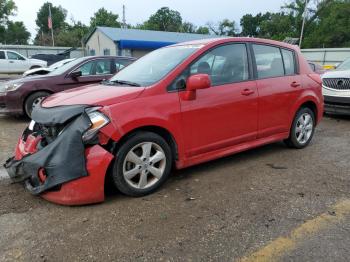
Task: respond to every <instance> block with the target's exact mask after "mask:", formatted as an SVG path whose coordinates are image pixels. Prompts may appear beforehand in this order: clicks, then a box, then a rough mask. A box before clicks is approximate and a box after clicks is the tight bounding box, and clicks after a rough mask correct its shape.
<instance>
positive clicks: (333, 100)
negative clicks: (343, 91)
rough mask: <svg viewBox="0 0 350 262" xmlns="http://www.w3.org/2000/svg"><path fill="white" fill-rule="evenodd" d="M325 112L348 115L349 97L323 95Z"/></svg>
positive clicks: (349, 113)
mask: <svg viewBox="0 0 350 262" xmlns="http://www.w3.org/2000/svg"><path fill="white" fill-rule="evenodd" d="M324 109H325V112H326V113H331V114H341V115H350V97H337V96H324Z"/></svg>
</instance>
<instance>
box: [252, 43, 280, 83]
mask: <svg viewBox="0 0 350 262" xmlns="http://www.w3.org/2000/svg"><path fill="white" fill-rule="evenodd" d="M253 50H254V55H255V61H256V67H257V73H258V78H259V79H262V78H271V77H279V76H284V66H283V59H282V55H281V51H280V49H279V48H278V47H273V46H267V45H257V44H254V45H253Z"/></svg>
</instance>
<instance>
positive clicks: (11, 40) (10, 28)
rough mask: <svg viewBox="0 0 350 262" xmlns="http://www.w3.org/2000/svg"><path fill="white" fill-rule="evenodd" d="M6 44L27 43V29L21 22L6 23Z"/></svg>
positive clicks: (28, 36)
mask: <svg viewBox="0 0 350 262" xmlns="http://www.w3.org/2000/svg"><path fill="white" fill-rule="evenodd" d="M7 32H8V33H7V34H6V37H5V39H6V44H15V45H27V44H28V40H29V38H30V33H29V32H28V31H27V29H26V27H25V26H24V24H23V22H11V21H9V22H8V23H7Z"/></svg>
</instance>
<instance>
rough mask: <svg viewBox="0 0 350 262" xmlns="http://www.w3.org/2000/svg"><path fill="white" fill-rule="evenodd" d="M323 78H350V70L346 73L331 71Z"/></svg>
mask: <svg viewBox="0 0 350 262" xmlns="http://www.w3.org/2000/svg"><path fill="white" fill-rule="evenodd" d="M322 78H350V70H346V71H341V70H339V71H337V70H335V71H329V72H326V73H325V74H324V75H323V76H322Z"/></svg>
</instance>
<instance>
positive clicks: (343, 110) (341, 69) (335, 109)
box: [322, 58, 350, 115]
mask: <svg viewBox="0 0 350 262" xmlns="http://www.w3.org/2000/svg"><path fill="white" fill-rule="evenodd" d="M322 81H323V95H324V101H325V112H327V113H333V114H344V115H350V58H348V59H346V60H345V61H344V62H343V63H341V64H340V65H339V66H337V68H336V70H334V71H329V72H327V73H325V74H324V75H323V76H322Z"/></svg>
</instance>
